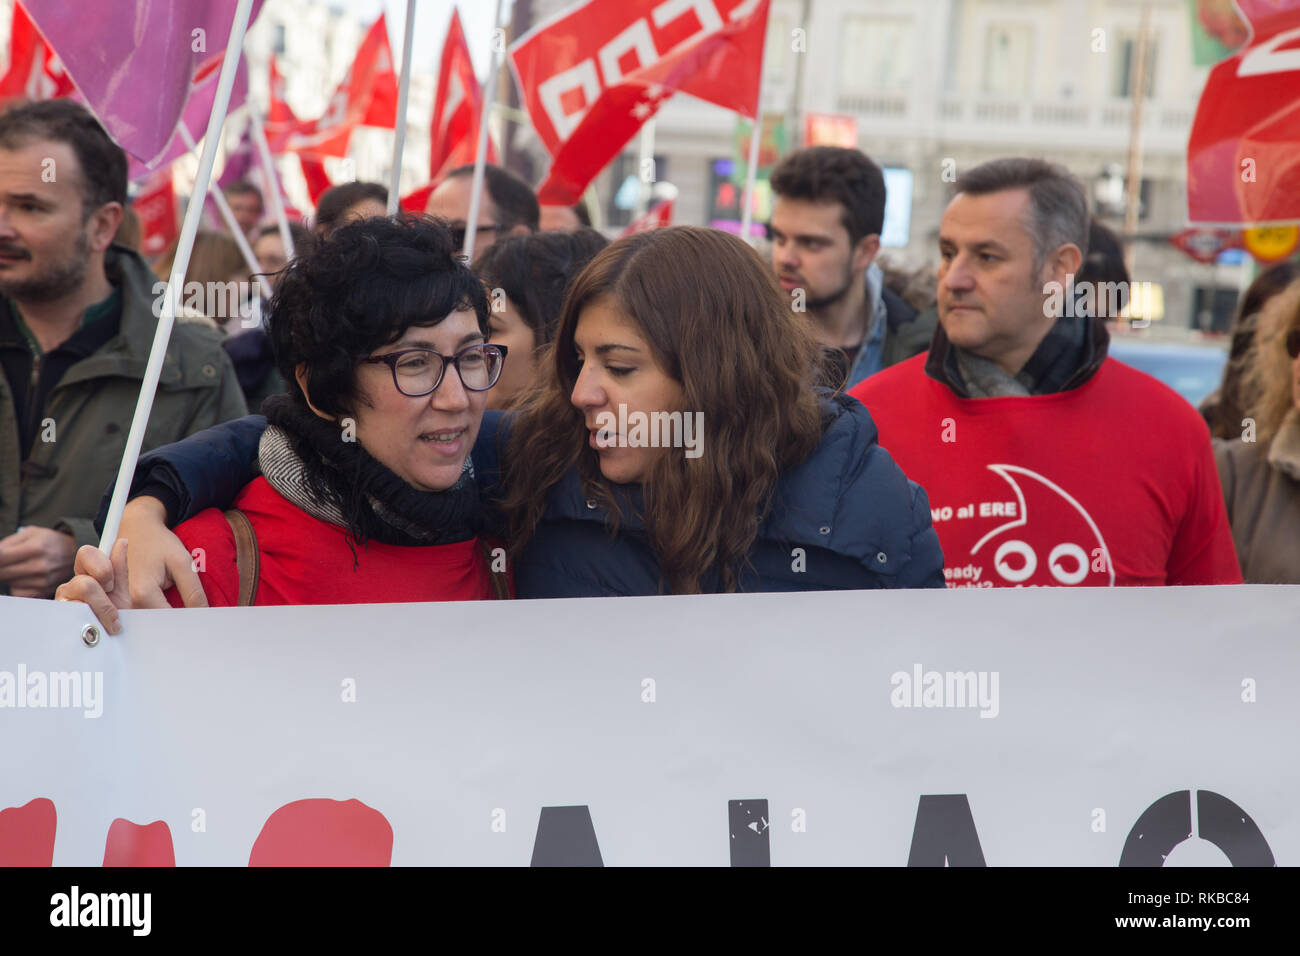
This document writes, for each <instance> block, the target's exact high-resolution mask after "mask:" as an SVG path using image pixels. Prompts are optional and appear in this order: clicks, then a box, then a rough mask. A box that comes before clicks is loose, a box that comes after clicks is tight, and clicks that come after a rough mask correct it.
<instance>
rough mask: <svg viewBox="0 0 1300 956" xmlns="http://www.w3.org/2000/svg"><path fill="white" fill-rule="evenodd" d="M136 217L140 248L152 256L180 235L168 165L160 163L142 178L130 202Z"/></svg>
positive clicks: (174, 195) (159, 252) (170, 169)
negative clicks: (160, 164) (143, 181)
mask: <svg viewBox="0 0 1300 956" xmlns="http://www.w3.org/2000/svg"><path fill="white" fill-rule="evenodd" d="M131 206H132V207H133V208H134V209H135V214H136V215H137V216H139V217H140V252H141V254H142V255H145V256H156V255H159V254H161V253H162V252H163V251H164V250H166V249H167V247H168V246H170V245H171V244H172V243H173V242H175V241H176V239H177V237H178V236H180V234H181V231H180V226H179V224H178V223H177V221H176V194H175V192H174V191H173V189H172V167H171V166H170V165H168V166H164V167H163V168H162V169H160V170H159V171H158V172H156V173H154V174H153V175H152V176H150V177H149V179H148V180H146V181H145V184H144V186H143V187H142V188H141V190H140V192H139V193H137V194H136V197H135V199H134V200H133V201H132V202H131Z"/></svg>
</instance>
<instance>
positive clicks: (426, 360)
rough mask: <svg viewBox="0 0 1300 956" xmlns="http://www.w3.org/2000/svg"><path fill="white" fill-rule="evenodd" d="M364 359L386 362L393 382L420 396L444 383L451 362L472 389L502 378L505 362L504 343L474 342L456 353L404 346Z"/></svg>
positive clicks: (406, 392) (404, 391)
mask: <svg viewBox="0 0 1300 956" xmlns="http://www.w3.org/2000/svg"><path fill="white" fill-rule="evenodd" d="M361 361H362V362H367V363H370V364H381V363H382V364H384V365H387V366H388V368H389V371H391V372H392V373H393V385H395V386H396V387H397V390H398V391H399V392H401V393H402V394H403V395H408V396H410V397H411V398H419V397H420V396H422V395H428V394H429V393H430V392H433V391H435V390H436V389H437V388H438V386H439V385H441V384H442V377H443V375H444V374H445V373H446V371H447V365H448V363H450V364H452V365H455V366H456V374H457V375H459V376H460V382H461V384H462V385H464V386H465V388H466V389H467V390H469V391H471V392H486V391H487V390H488V389H489V388H491V387H492V386H493V385H495V384H496V383H497V380H498V379H499V378H501V369H502V368H504V367H505V364H506V347H505V346H504V345H471V346H470V347H469V348H465V349H461V350H460V351H459V352H457V353H456V354H455V355H442V354H441V353H439V352H435V351H434V350H433V349H402V350H401V351H400V352H389V353H388V354H387V355H372V356H371V357H370V358H364V359H362V360H361Z"/></svg>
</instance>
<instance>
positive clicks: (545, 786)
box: [0, 587, 1300, 866]
mask: <svg viewBox="0 0 1300 956" xmlns="http://www.w3.org/2000/svg"><path fill="white" fill-rule="evenodd" d="M123 617H124V621H125V625H126V627H125V633H124V634H123V635H122V636H119V637H107V636H105V637H104V638H102V640H101V641H100V643H99V645H98V646H96V647H86V646H85V645H84V644H83V643H82V641H81V639H80V633H81V629H82V626H83V624H85V623H86V622H88V621H89V620H90V619H91V618H90V616H89V613H88V610H87V609H86V608H85V607H84V606H82V605H75V604H55V603H51V602H41V601H31V600H22V599H18V598H0V808H9V809H7V810H5V809H0V862H10V863H12V862H21V861H31V860H33V859H35V860H36V861H37V862H39V861H40V859H41V854H42V853H43V854H44V859H45V861H46V862H49V861H50V859H51V855H50V851H49V846H48V844H49V839H48V838H49V837H52V840H53V851H52V862H53V863H54V864H56V865H62V864H78V865H99V864H100V863H102V862H105V858H106V856H107V857H108V858H109V860H110V861H117V862H130V861H137V862H138V861H141V860H150V861H159V860H161V861H162V862H167V854H168V853H174V859H175V862H176V863H177V864H179V865H190V864H217V865H232V866H244V865H247V864H248V863H249V862H250V859H251V860H252V861H253V862H259V863H260V862H294V861H313V860H314V861H329V860H333V861H355V862H380V863H383V862H388V860H389V853H390V842H389V841H391V863H392V864H393V865H407V864H468V865H507V866H520V865H528V864H529V863H530V862H537V863H553V864H558V863H596V862H601V863H604V864H605V865H646V864H650V865H655V864H680V865H706V866H726V865H729V864H730V865H761V864H764V863H768V862H770V863H771V864H772V865H821V864H832V865H857V864H868V865H905V864H908V863H909V861H910V862H912V863H915V864H936V863H937V864H940V865H942V864H943V863H944V862H945V861H946V862H948V863H950V864H953V865H970V864H980V863H986V864H987V865H990V866H1008V865H1095V866H1116V865H1119V864H1120V863H1121V861H1122V862H1123V863H1124V864H1125V865H1128V864H1136V865H1160V864H1161V862H1162V861H1164V862H1167V863H1169V864H1193V865H1199V864H1211V865H1213V864H1216V863H1217V864H1225V865H1226V864H1227V863H1229V862H1233V863H1236V864H1238V865H1270V864H1271V863H1273V862H1274V861H1276V863H1277V864H1279V865H1287V864H1294V863H1295V862H1296V861H1297V860H1298V859H1300V821H1298V820H1297V816H1298V815H1300V762H1297V760H1296V747H1297V743H1296V741H1297V728H1300V694H1297V693H1296V688H1297V687H1300V639H1298V637H1300V634H1298V631H1300V627H1298V626H1297V622H1300V588H1295V587H1291V588H1287V587H1233V588H1148V589H1136V588H1134V589H1117V590H1108V589H1066V588H1062V589H1041V590H1021V591H1012V590H993V591H975V592H972V591H928V592H918V591H913V592H904V591H880V592H839V593H831V592H827V593H809V594H760V595H722V596H702V597H668V598H620V599H587V600H563V601H545V602H538V601H518V602H499V603H497V602H483V603H471V604H421V605H413V604H408V605H369V606H366V605H360V606H338V607H317V608H228V609H214V610H206V611H137V612H131V613H127V614H125V615H123ZM335 801H342V802H335ZM282 808H287V809H282ZM277 811H278V812H277ZM150 825H152V826H150ZM140 827H147V829H143V830H142V829H137V828H140ZM1189 835H1191V836H1190V838H1189ZM255 847H256V849H255ZM1166 857H1167V860H1165V858H1166Z"/></svg>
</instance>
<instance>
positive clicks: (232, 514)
mask: <svg viewBox="0 0 1300 956" xmlns="http://www.w3.org/2000/svg"><path fill="white" fill-rule="evenodd" d="M225 515H226V521H228V522H229V523H230V530H231V531H233V532H234V534H235V567H236V568H237V569H238V570H239V606H240V607H250V606H252V604H253V602H254V601H256V600H257V581H258V578H259V577H260V576H261V572H262V566H261V557H260V555H259V553H258V550H257V533H256V532H255V531H254V530H253V524H252V522H251V521H249V520H248V515H246V514H244V513H243V512H242V511H240V510H238V509H237V508H235V509H231V510H230V511H227V512H225Z"/></svg>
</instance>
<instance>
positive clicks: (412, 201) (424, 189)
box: [398, 183, 438, 216]
mask: <svg viewBox="0 0 1300 956" xmlns="http://www.w3.org/2000/svg"><path fill="white" fill-rule="evenodd" d="M437 185H438V184H437V183H425V184H424V185H423V186H421V187H420V188H419V189H413V190H411V191H410V192H409V193H407V194H406V195H405V196H403V197H402V198H401V199H400V200H398V204H399V205H400V206H401V207H402V208H403V209H404V210H406V211H407V212H413V213H415V214H416V215H417V216H419V215H422V214H423V213H424V207H425V206H427V205H429V197H430V196H431V195H432V194H433V190H434V188H435V187H437Z"/></svg>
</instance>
